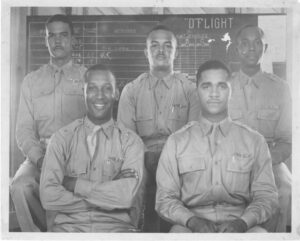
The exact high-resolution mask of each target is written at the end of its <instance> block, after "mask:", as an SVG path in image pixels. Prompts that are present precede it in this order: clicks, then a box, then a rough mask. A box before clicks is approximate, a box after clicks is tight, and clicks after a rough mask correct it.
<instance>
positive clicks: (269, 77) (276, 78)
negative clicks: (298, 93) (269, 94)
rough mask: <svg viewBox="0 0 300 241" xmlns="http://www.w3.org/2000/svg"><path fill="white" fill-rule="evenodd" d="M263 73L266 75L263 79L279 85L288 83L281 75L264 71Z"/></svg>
mask: <svg viewBox="0 0 300 241" xmlns="http://www.w3.org/2000/svg"><path fill="white" fill-rule="evenodd" d="M262 75H263V77H264V78H263V79H264V80H265V81H267V82H269V83H270V84H275V85H279V86H282V85H285V84H286V81H285V80H283V79H282V78H280V77H279V76H277V75H275V74H272V73H268V72H263V73H262Z"/></svg>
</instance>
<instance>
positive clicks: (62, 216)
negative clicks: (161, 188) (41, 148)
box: [40, 118, 144, 232]
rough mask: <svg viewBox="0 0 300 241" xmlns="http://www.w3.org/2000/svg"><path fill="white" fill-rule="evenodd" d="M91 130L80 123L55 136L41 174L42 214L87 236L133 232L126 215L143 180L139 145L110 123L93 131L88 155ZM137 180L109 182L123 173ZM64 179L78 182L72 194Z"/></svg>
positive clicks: (84, 122)
mask: <svg viewBox="0 0 300 241" xmlns="http://www.w3.org/2000/svg"><path fill="white" fill-rule="evenodd" d="M94 127H95V125H94V124H93V123H92V122H91V121H89V119H88V118H84V119H79V120H76V121H74V122H73V123H71V124H69V125H68V126H66V127H64V128H62V129H61V130H59V131H58V132H57V133H55V134H54V135H53V137H52V138H51V140H50V143H49V146H48V148H47V152H46V156H45V160H44V164H43V170H42V174H41V184H40V195H41V201H42V204H43V207H44V208H45V209H46V210H52V211H57V212H58V213H57V215H56V218H55V220H54V228H55V227H58V228H60V229H66V230H67V231H72V230H73V229H74V227H76V228H77V229H80V230H84V231H85V232H99V231H114V230H115V229H116V228H117V227H120V226H127V227H128V228H130V227H131V228H134V226H133V225H132V220H131V219H130V217H129V214H128V210H129V209H130V208H131V207H132V201H133V198H134V196H135V194H136V191H137V190H138V188H139V186H140V183H141V180H142V178H143V161H144V160H143V155H144V152H143V143H142V141H141V140H140V138H139V137H138V136H137V135H136V134H135V133H134V132H132V131H131V130H128V129H126V128H125V127H123V125H122V124H118V123H116V122H114V121H113V120H111V121H109V122H107V123H105V124H104V125H102V126H101V129H100V130H98V132H97V135H98V137H97V145H96V150H95V153H94V154H93V155H90V153H89V149H88V143H87V137H88V136H89V135H90V134H91V133H92V131H93V129H94ZM128 168H130V169H133V170H135V171H136V172H137V174H138V177H139V178H138V179H137V178H123V179H118V180H113V179H114V177H115V176H116V175H117V174H118V173H119V172H120V171H121V170H124V169H128ZM64 176H71V177H77V178H78V179H77V182H76V186H75V190H74V193H73V192H69V191H67V190H66V189H65V188H64V187H63V186H62V181H63V178H64Z"/></svg>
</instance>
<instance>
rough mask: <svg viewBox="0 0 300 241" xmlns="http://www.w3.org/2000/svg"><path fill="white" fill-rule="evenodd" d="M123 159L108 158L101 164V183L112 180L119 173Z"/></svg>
mask: <svg viewBox="0 0 300 241" xmlns="http://www.w3.org/2000/svg"><path fill="white" fill-rule="evenodd" d="M123 162H124V159H122V158H117V157H109V158H107V159H106V160H105V161H104V163H103V181H110V180H112V179H113V178H114V177H115V176H116V175H117V174H118V173H120V171H121V168H122V165H123Z"/></svg>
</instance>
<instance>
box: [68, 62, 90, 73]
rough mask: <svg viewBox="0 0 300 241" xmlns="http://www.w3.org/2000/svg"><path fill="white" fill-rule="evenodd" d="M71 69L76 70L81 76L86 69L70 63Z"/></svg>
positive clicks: (80, 65)
mask: <svg viewBox="0 0 300 241" xmlns="http://www.w3.org/2000/svg"><path fill="white" fill-rule="evenodd" d="M71 67H72V68H73V69H75V70H78V71H79V72H80V73H82V74H83V73H85V71H86V70H87V68H86V67H85V66H84V65H82V64H76V63H72V65H71Z"/></svg>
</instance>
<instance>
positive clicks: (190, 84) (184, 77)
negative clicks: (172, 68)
mask: <svg viewBox="0 0 300 241" xmlns="http://www.w3.org/2000/svg"><path fill="white" fill-rule="evenodd" d="M174 79H175V80H178V81H180V82H181V83H182V84H183V86H185V87H187V88H192V89H195V88H196V82H195V81H194V79H191V78H189V75H188V74H184V73H179V72H176V73H174Z"/></svg>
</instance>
